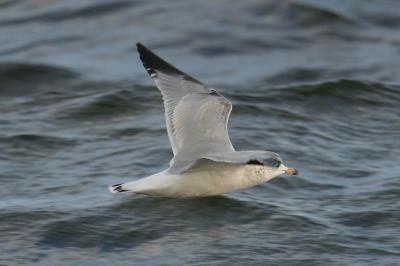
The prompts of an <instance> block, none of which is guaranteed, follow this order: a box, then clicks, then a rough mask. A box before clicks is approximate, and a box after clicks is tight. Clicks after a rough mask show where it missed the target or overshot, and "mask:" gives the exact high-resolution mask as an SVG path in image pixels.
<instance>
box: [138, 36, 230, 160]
mask: <svg viewBox="0 0 400 266" xmlns="http://www.w3.org/2000/svg"><path fill="white" fill-rule="evenodd" d="M137 49H138V52H139V54H140V59H141V60H142V62H143V66H144V67H145V69H146V70H147V72H148V73H149V75H150V77H151V78H152V79H153V80H154V82H155V83H156V85H157V87H158V89H159V90H160V91H161V94H162V96H163V101H164V107H165V120H166V124H167V131H168V136H169V140H170V143H171V146H172V151H173V153H174V155H175V157H174V161H176V160H180V158H186V159H188V157H192V158H196V157H197V158H199V157H201V156H202V155H204V154H210V153H214V152H223V151H233V147H232V144H231V142H230V140H229V136H228V130H227V124H228V119H229V115H230V112H231V110H232V105H231V103H230V102H229V101H228V100H227V99H225V98H224V97H223V96H222V95H220V94H218V93H217V92H216V91H215V90H213V89H211V88H207V87H206V86H205V85H204V84H202V83H201V82H200V81H198V80H196V79H194V78H192V77H190V76H189V75H187V74H185V73H184V72H182V71H180V70H178V69H177V68H175V67H174V66H172V65H170V64H169V63H167V62H165V61H164V60H163V59H161V58H160V57H158V56H157V55H155V54H154V53H153V52H151V51H150V50H149V49H147V48H146V47H145V46H143V45H142V44H140V43H138V44H137Z"/></svg>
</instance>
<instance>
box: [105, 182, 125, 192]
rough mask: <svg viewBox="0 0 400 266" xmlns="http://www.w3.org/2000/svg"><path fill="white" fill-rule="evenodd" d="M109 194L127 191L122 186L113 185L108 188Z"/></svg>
mask: <svg viewBox="0 0 400 266" xmlns="http://www.w3.org/2000/svg"><path fill="white" fill-rule="evenodd" d="M108 190H110V192H111V193H123V192H128V191H129V190H128V189H126V188H124V184H115V185H112V186H109V187H108Z"/></svg>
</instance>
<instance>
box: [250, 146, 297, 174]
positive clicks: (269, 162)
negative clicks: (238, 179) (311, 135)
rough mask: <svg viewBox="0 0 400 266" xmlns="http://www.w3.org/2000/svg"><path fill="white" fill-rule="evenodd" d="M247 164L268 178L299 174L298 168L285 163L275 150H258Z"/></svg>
mask: <svg viewBox="0 0 400 266" xmlns="http://www.w3.org/2000/svg"><path fill="white" fill-rule="evenodd" d="M254 155H256V156H254ZM257 155H258V156H257ZM246 164H247V165H248V166H249V167H250V168H254V169H255V171H256V173H259V174H261V175H262V176H263V177H264V178H265V179H266V180H269V179H272V178H274V177H276V176H279V175H282V174H289V175H297V174H298V171H297V169H296V168H292V167H287V166H286V165H284V164H283V162H282V159H281V157H280V156H279V155H278V154H276V153H273V152H262V153H261V152H260V153H258V152H257V153H256V154H253V156H252V158H250V159H249V160H248V161H247V163H246Z"/></svg>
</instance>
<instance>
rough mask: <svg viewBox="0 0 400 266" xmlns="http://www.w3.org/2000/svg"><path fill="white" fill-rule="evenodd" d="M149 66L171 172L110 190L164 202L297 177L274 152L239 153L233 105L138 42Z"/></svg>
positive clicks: (143, 57)
mask: <svg viewBox="0 0 400 266" xmlns="http://www.w3.org/2000/svg"><path fill="white" fill-rule="evenodd" d="M137 50H138V52H139V54H140V59H141V60H142V62H143V66H144V68H145V69H146V71H147V72H148V73H149V75H150V77H151V78H152V79H153V80H154V82H155V84H156V85H157V87H158V89H159V90H160V91H161V94H162V97H163V102H164V108H165V120H166V124H167V131H168V137H169V141H170V143H171V146H172V151H173V154H174V157H173V158H172V160H171V161H170V164H169V168H168V169H166V170H164V171H161V172H159V173H157V174H154V175H151V176H148V177H144V178H141V179H139V180H135V181H131V182H127V183H123V184H116V185H112V186H110V187H109V190H110V191H111V192H113V193H118V192H122V193H123V192H133V193H139V194H146V195H150V196H160V197H205V196H215V195H220V194H224V193H228V192H232V191H235V190H238V189H244V188H249V187H253V186H256V185H259V184H262V183H265V182H267V181H269V180H271V179H272V178H274V177H276V176H278V175H281V174H284V173H286V174H292V175H296V174H297V170H296V169H295V168H289V167H286V166H285V165H284V164H283V163H282V159H281V158H280V156H279V155H278V154H276V153H274V152H270V151H262V150H255V151H235V149H234V148H233V146H232V143H231V141H230V139H229V136H228V119H229V115H230V113H231V110H232V104H231V103H230V102H229V101H228V100H227V99H226V98H225V97H223V96H222V95H221V94H220V93H218V92H217V91H216V90H215V89H213V88H211V87H208V86H206V85H204V84H203V83H202V82H200V81H198V80H196V79H194V78H192V77H191V76H189V75H188V74H186V73H184V72H182V71H180V70H179V69H177V68H176V67H174V66H172V65H171V64H169V63H167V62H166V61H164V60H163V59H161V58H160V57H159V56H157V55H156V54H154V53H153V52H152V51H150V50H149V49H148V48H146V47H145V46H144V45H142V44H140V43H137Z"/></svg>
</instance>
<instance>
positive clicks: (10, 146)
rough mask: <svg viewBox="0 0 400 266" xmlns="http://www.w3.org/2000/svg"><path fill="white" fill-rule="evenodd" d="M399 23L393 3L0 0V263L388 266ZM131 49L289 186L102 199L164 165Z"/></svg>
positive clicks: (397, 240)
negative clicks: (218, 114)
mask: <svg viewBox="0 0 400 266" xmlns="http://www.w3.org/2000/svg"><path fill="white" fill-rule="evenodd" d="M399 27H400V2H399V1H395V0H381V1H362V0H350V1H349V0H346V1H344V0H336V1H328V0H326V1H317V0H315V1H312V0H299V1H288V0H281V1H278V0H277V1H272V0H271V1H261V0H249V1H233V0H219V1H211V0H210V1H208V0H207V1H161V0H159V1H158V0H155V1H142V0H132V1H128V0H125V1H120V0H116V1H112V0H108V1H106V0H96V1H95V0H83V1H77V0H70V1H67V0H29V1H28V0H25V1H24V0H2V1H0V182H1V186H0V196H1V200H0V264H1V265H23V264H28V265H227V264H232V265H321V264H324V265H371V264H372V263H373V264H374V265H385V266H386V265H398V262H399V260H400V222H399V221H400V219H399V218H400V211H399V210H400V203H399V202H400V201H399V199H400V179H399V178H400V173H399V172H400V164H399V158H400V141H399V136H400V108H399V106H400V85H399V84H400V60H399V56H400V30H399ZM136 42H142V43H143V44H144V45H146V46H148V47H149V48H150V49H152V50H153V51H154V52H155V53H157V54H159V55H160V56H161V57H163V58H165V59H166V60H167V61H169V62H170V63H172V64H173V65H176V66H177V67H178V68H180V69H182V70H183V71H185V72H187V73H189V74H191V75H192V76H194V77H195V78H197V79H199V80H201V81H203V82H204V83H206V84H208V85H210V86H213V87H215V88H217V90H218V91H219V92H221V93H222V94H223V95H224V96H225V97H226V98H228V99H229V100H230V101H231V102H232V103H233V111H232V115H231V119H230V124H229V131H230V136H231V140H232V143H233V145H234V146H235V148H236V149H237V150H251V149H264V150H272V151H275V152H278V153H280V155H281V156H282V157H283V159H284V160H285V161H286V165H288V166H292V167H296V168H298V169H299V170H300V175H299V176H296V177H287V176H284V177H279V178H276V179H274V180H272V181H271V182H268V183H266V184H263V185H261V186H258V187H255V188H252V189H248V190H245V191H239V192H235V193H231V194H228V195H226V196H222V197H213V198H204V199H186V200H179V199H157V198H150V197H144V196H135V195H115V194H110V193H109V192H108V190H107V186H108V185H110V184H114V183H122V182H127V181H130V180H134V179H137V178H140V177H143V176H146V175H150V174H153V173H155V172H157V171H160V170H162V169H164V168H166V167H168V163H169V160H170V159H171V157H172V152H171V149H170V146H169V142H168V137H167V133H166V130H165V124H164V123H165V122H164V113H163V112H164V110H163V106H162V100H161V95H160V93H159V92H158V90H157V89H156V88H155V86H154V84H153V83H152V81H151V79H150V78H149V77H148V75H147V73H146V72H145V70H144V69H143V66H142V65H141V62H140V60H139V58H138V54H137V52H136V48H135V43H136Z"/></svg>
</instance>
